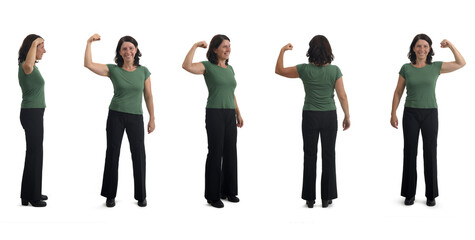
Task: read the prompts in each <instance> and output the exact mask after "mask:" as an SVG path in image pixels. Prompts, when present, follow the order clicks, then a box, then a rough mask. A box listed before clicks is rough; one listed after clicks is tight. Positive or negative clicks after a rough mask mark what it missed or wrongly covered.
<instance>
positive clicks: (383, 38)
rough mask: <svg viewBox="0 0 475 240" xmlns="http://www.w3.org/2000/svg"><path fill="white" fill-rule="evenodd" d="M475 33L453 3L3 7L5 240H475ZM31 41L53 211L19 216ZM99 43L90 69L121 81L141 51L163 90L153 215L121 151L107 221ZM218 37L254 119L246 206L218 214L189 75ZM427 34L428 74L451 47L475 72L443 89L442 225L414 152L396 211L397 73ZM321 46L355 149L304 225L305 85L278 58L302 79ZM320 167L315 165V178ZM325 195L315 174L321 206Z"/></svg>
mask: <svg viewBox="0 0 475 240" xmlns="http://www.w3.org/2000/svg"><path fill="white" fill-rule="evenodd" d="M474 20H475V19H474V17H473V7H470V6H469V1H457V0H452V1H391V2H388V1H368V0H362V1H272V2H270V1H166V2H159V1H137V0H135V1H97V0H96V1H90V0H82V1H30V0H26V1H10V2H9V3H3V4H2V14H1V15H0V22H1V26H2V27H1V29H2V30H1V31H2V34H1V36H2V37H1V38H0V43H1V44H0V46H1V50H2V51H1V53H2V56H3V57H2V58H0V61H1V63H0V66H1V71H2V87H1V88H0V105H1V111H2V114H1V118H0V119H1V120H0V121H1V124H0V132H1V135H0V192H1V197H0V238H1V239H26V238H27V237H34V238H37V239H38V238H39V239H84V238H85V237H89V236H90V237H94V238H95V239H96V238H97V239H98V238H100V237H102V238H103V237H114V238H121V239H125V238H132V237H133V238H147V239H152V238H153V239H205V237H207V239H218V238H224V239H250V238H252V239H257V238H259V239H271V238H274V239H275V238H278V239H297V238H301V237H316V238H319V237H336V238H337V239H338V238H340V239H342V238H343V237H345V238H346V239H349V238H363V237H364V238H367V239H402V238H412V239H415V238H419V239H420V238H422V237H425V238H439V239H448V238H449V237H450V238H452V239H467V238H469V236H470V235H471V236H472V237H473V231H471V230H470V228H471V227H472V226H473V225H472V224H473V216H474V213H475V206H474V203H473V199H475V190H474V188H473V184H474V183H475V179H474V178H475V175H473V174H472V173H473V169H474V167H475V163H474V160H475V159H474V156H473V146H474V140H473V136H474V135H475V132H474V131H475V130H474V128H473V127H471V125H472V123H471V122H472V120H473V119H474V117H475V114H474V112H473V90H472V89H473V88H474V86H475V83H474V79H473V76H474V70H473V68H472V62H473V60H472V59H473V57H472V56H473V53H474V47H473V39H474V33H473V22H474ZM470 23H471V24H470ZM30 33H36V34H39V35H40V36H42V37H43V38H44V39H45V47H46V50H47V52H46V54H45V55H44V57H43V60H41V61H40V62H39V63H38V64H37V66H38V68H39V69H40V71H41V73H42V75H43V77H44V79H45V81H46V86H45V89H46V90H45V94H46V104H47V109H46V112H45V139H44V171H43V192H44V193H45V194H47V195H48V196H49V197H50V200H48V206H47V207H46V208H42V209H38V208H33V207H22V206H21V204H20V198H19V196H20V184H21V176H22V171H23V164H24V155H25V139H24V131H23V129H22V127H21V124H20V121H19V113H20V103H21V90H20V87H19V84H18V80H17V79H18V78H17V73H18V65H17V58H18V49H19V48H20V45H21V43H22V41H23V39H24V38H25V36H27V35H28V34H30ZM94 33H99V34H100V35H101V36H102V40H101V41H100V42H95V43H93V47H92V51H93V59H94V61H95V62H99V63H113V57H114V54H115V53H114V51H115V47H116V44H117V41H118V40H119V38H120V37H122V36H124V35H131V36H133V37H135V38H136V39H137V40H138V42H139V48H140V50H141V51H142V53H143V57H142V58H141V63H142V64H143V65H144V66H147V67H148V68H149V70H150V71H151V72H152V76H151V77H152V88H153V94H154V103H155V113H156V118H157V119H156V124H157V128H156V130H155V132H154V133H153V134H150V135H147V136H146V151H147V191H148V198H147V200H148V202H149V205H148V206H147V207H146V208H139V207H138V206H137V205H136V201H135V200H134V199H133V178H132V164H131V159H130V151H129V148H128V141H127V138H126V137H124V140H123V145H122V156H121V161H120V162H121V164H120V174H119V175H120V177H119V188H118V195H117V198H116V201H117V205H116V207H115V208H112V209H109V208H106V207H105V204H104V202H105V199H104V198H103V197H101V196H100V195H99V194H100V188H101V182H102V173H103V166H104V157H105V149H106V142H105V141H106V133H105V125H106V118H107V111H108V110H107V109H108V105H109V103H110V99H111V97H112V94H113V88H112V84H111V83H110V80H109V79H108V78H104V77H100V76H97V75H95V74H93V73H91V72H90V71H89V70H87V69H86V68H84V67H83V58H84V49H85V46H86V40H87V39H88V38H89V37H90V36H91V35H92V34H94ZM218 33H222V34H226V35H227V36H228V37H229V38H230V39H231V46H232V54H231V58H230V64H231V65H232V66H233V68H234V69H235V72H236V80H237V82H238V85H237V89H236V96H237V100H238V103H239V106H240V109H241V112H242V116H243V118H244V127H243V128H242V129H239V131H238V162H239V197H240V198H241V202H240V203H237V204H233V203H229V202H226V201H225V202H224V203H225V207H224V209H215V208H212V207H210V206H208V205H207V204H206V200H205V199H204V197H203V195H204V167H205V158H206V153H207V142H206V131H205V127H204V125H205V124H204V116H205V105H206V98H207V89H206V85H205V83H204V80H203V77H202V76H195V75H191V74H189V73H187V72H186V71H184V70H183V69H182V68H181V63H182V61H183V59H184V57H185V55H186V53H187V52H188V50H189V49H190V47H191V46H192V44H193V43H195V42H197V41H201V40H206V41H207V42H209V41H210V40H211V38H212V36H213V35H215V34H218ZM418 33H426V34H428V35H429V36H430V37H431V38H432V40H433V42H434V44H433V48H434V50H435V53H436V55H435V56H434V60H435V61H453V56H452V54H451V52H450V50H449V49H441V48H440V47H439V44H438V43H439V42H440V41H441V40H442V39H444V38H447V39H448V40H450V41H452V42H453V43H454V44H455V46H456V47H457V48H458V49H459V51H460V52H461V53H462V55H463V56H464V57H465V59H466V61H467V65H466V66H465V67H464V68H463V69H461V70H459V71H457V72H455V73H450V74H445V75H441V76H440V77H439V80H438V84H437V99H438V105H439V125H440V127H439V145H438V165H439V189H440V197H438V198H437V205H436V206H435V207H433V208H429V207H427V206H426V205H425V197H424V181H423V171H422V168H421V167H422V147H421V146H420V151H419V155H420V156H419V162H418V169H419V181H418V182H419V184H418V192H417V195H416V202H415V204H414V205H413V206H411V207H406V206H404V205H403V198H402V197H400V195H399V193H400V184H401V177H402V153H403V139H402V130H401V129H399V130H396V129H393V128H392V127H391V126H390V124H389V118H390V111H391V102H392V96H393V92H394V88H395V87H396V82H397V78H398V71H399V69H400V67H401V66H402V65H403V64H404V63H406V62H408V59H407V57H406V55H407V52H408V49H409V45H410V43H411V41H412V38H413V37H414V36H415V35H416V34H418ZM317 34H323V35H325V36H326V37H327V38H328V39H329V41H330V43H331V45H332V48H333V52H334V55H335V57H336V58H335V61H334V62H333V64H335V65H338V66H339V67H340V68H341V70H342V72H343V76H344V77H343V79H344V83H345V87H346V90H347V94H348V98H349V104H350V112H351V122H352V125H351V128H350V129H349V130H348V131H345V132H343V131H341V129H340V130H339V132H338V137H337V149H336V151H337V181H338V193H339V197H338V199H336V200H334V201H333V205H331V206H330V207H329V208H327V209H322V208H321V203H320V202H318V201H317V204H316V207H315V208H313V209H308V208H306V206H305V201H304V200H302V199H301V198H300V194H301V184H302V172H303V170H302V168H303V151H302V137H301V128H300V127H301V111H302V106H303V100H304V91H303V86H302V83H301V81H300V80H299V79H286V78H283V77H280V76H278V75H276V74H275V73H274V67H275V62H276V60H277V56H278V53H279V50H280V48H281V47H282V46H284V45H285V44H287V43H289V42H290V43H292V44H293V45H294V50H293V51H290V52H287V53H286V55H285V65H286V66H290V65H292V66H293V65H296V64H299V63H304V62H307V58H306V57H305V53H306V51H307V48H308V42H309V41H310V39H311V38H312V37H313V36H314V35H317ZM205 53H206V51H205V50H203V49H198V50H197V52H196V54H195V61H202V60H205V59H206V58H205ZM404 98H405V97H403V99H402V101H401V105H400V107H399V110H398V116H399V119H400V122H402V109H403V104H404ZM337 105H338V116H339V124H341V120H342V116H343V113H342V111H341V108H340V107H339V104H338V103H337ZM145 109H146V108H145V105H144V112H145V113H144V119H145V123H146V122H147V120H148V114H147V113H146V111H145ZM420 145H421V144H420ZM320 166H321V165H320V154H319V158H318V169H317V171H318V172H320V169H321V168H320ZM319 184H320V174H318V182H317V186H318V187H317V193H319V192H320V188H319ZM317 196H318V195H317ZM317 198H318V197H317ZM470 222H472V224H470Z"/></svg>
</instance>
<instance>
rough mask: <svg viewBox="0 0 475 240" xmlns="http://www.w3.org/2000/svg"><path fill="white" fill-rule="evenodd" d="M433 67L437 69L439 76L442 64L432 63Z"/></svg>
mask: <svg viewBox="0 0 475 240" xmlns="http://www.w3.org/2000/svg"><path fill="white" fill-rule="evenodd" d="M434 67H435V69H437V71H438V72H439V75H440V69H442V62H434Z"/></svg>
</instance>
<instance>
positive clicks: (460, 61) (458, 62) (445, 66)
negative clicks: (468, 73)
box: [440, 39, 465, 73]
mask: <svg viewBox="0 0 475 240" xmlns="http://www.w3.org/2000/svg"><path fill="white" fill-rule="evenodd" d="M440 47H441V48H447V47H448V48H450V50H451V51H452V53H453V54H454V58H455V61H454V62H443V63H442V68H441V69H440V73H449V72H453V71H455V70H458V69H460V68H462V67H463V66H465V59H464V58H463V56H462V54H460V53H459V51H458V50H457V48H455V46H454V45H453V44H452V43H451V42H449V41H448V40H446V39H444V40H443V41H442V42H441V43H440Z"/></svg>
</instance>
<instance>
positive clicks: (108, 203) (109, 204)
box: [106, 198, 115, 207]
mask: <svg viewBox="0 0 475 240" xmlns="http://www.w3.org/2000/svg"><path fill="white" fill-rule="evenodd" d="M106 206H107V207H114V206H115V198H108V199H107V200H106Z"/></svg>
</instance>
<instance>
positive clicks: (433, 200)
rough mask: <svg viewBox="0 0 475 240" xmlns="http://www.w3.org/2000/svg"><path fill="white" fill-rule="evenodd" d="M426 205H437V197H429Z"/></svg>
mask: <svg viewBox="0 0 475 240" xmlns="http://www.w3.org/2000/svg"><path fill="white" fill-rule="evenodd" d="M426 205H427V206H429V207H433V206H435V198H432V199H429V198H428V199H427V202H426Z"/></svg>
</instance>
